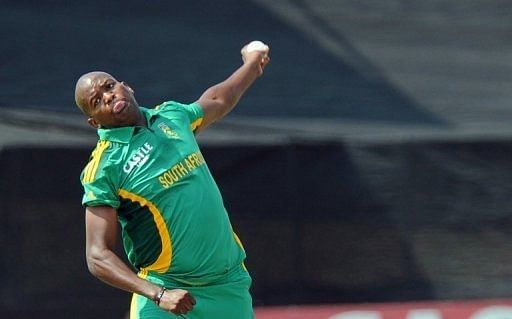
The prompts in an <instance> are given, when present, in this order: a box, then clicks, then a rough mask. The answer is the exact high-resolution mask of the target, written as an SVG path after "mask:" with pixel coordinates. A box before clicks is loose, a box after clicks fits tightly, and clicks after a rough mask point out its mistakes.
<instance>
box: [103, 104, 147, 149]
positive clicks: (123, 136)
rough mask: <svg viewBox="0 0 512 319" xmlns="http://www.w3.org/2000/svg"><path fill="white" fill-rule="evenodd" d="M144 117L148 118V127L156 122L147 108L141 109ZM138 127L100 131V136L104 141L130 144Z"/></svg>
mask: <svg viewBox="0 0 512 319" xmlns="http://www.w3.org/2000/svg"><path fill="white" fill-rule="evenodd" d="M140 110H141V112H142V115H144V117H145V118H146V123H147V125H148V127H149V126H150V125H151V123H152V122H153V121H154V119H153V117H154V116H155V114H153V112H151V110H148V109H146V108H143V107H141V108H140ZM135 129H136V126H124V127H116V128H108V129H103V128H100V129H98V135H99V137H100V140H102V141H110V142H117V143H130V140H131V139H132V136H133V134H134V132H135Z"/></svg>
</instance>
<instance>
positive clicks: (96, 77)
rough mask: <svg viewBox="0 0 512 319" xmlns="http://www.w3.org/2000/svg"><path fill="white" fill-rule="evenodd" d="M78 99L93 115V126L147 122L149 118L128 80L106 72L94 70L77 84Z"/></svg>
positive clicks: (84, 108) (129, 124)
mask: <svg viewBox="0 0 512 319" xmlns="http://www.w3.org/2000/svg"><path fill="white" fill-rule="evenodd" d="M75 99H76V101H77V104H78V105H79V106H80V107H81V108H82V110H83V111H84V112H85V113H86V114H87V115H89V116H90V118H89V124H91V125H92V126H93V127H96V128H98V127H102V128H113V127H122V126H134V125H144V124H145V119H144V116H143V115H142V114H141V112H140V110H139V105H138V104H137V101H136V100H135V97H134V95H133V90H132V89H131V88H130V87H129V86H128V85H126V84H125V83H124V82H119V81H117V80H116V79H115V78H114V77H113V76H111V75H110V74H108V73H104V72H91V73H88V74H86V75H84V76H82V77H81V78H80V79H79V80H78V83H77V86H76V91H75Z"/></svg>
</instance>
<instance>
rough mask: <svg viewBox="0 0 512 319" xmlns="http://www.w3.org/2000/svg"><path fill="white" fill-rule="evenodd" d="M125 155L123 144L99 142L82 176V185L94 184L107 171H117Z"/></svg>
mask: <svg viewBox="0 0 512 319" xmlns="http://www.w3.org/2000/svg"><path fill="white" fill-rule="evenodd" d="M123 153H124V145H123V144H122V143H116V142H111V141H106V140H100V141H98V143H97V144H96V147H95V148H94V150H93V151H92V153H91V155H90V157H89V161H88V163H87V165H86V166H85V167H84V169H83V171H82V174H81V176H80V180H81V181H82V184H87V183H92V182H94V181H95V180H97V179H98V177H101V176H102V175H105V173H106V171H107V170H112V171H116V167H117V163H119V162H120V159H121V157H122V156H123Z"/></svg>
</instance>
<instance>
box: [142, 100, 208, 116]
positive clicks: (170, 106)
mask: <svg viewBox="0 0 512 319" xmlns="http://www.w3.org/2000/svg"><path fill="white" fill-rule="evenodd" d="M152 111H153V112H155V113H166V112H179V113H186V114H189V113H192V114H197V115H200V116H202V114H203V109H202V107H201V105H199V103H197V102H194V103H190V104H184V103H180V102H176V101H166V102H163V103H161V104H159V105H157V106H156V107H155V108H154V109H153V110H152Z"/></svg>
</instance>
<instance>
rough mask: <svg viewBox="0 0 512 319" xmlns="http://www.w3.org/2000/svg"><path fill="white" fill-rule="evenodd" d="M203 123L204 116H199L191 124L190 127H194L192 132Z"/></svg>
mask: <svg viewBox="0 0 512 319" xmlns="http://www.w3.org/2000/svg"><path fill="white" fill-rule="evenodd" d="M201 123H203V118H202V117H201V118H198V119H197V120H195V121H194V122H192V124H190V128H191V129H192V132H195V130H196V129H197V128H198V127H199V126H200V125H201Z"/></svg>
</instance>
